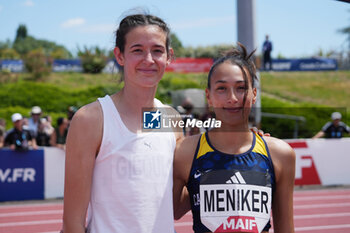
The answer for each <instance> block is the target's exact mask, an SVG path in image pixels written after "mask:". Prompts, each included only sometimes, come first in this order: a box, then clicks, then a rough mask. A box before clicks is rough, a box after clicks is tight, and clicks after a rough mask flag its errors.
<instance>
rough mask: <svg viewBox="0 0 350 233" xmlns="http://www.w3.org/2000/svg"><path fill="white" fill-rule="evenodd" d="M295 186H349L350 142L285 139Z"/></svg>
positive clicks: (343, 140) (346, 140)
mask: <svg viewBox="0 0 350 233" xmlns="http://www.w3.org/2000/svg"><path fill="white" fill-rule="evenodd" d="M286 142H287V143H289V145H290V146H291V147H292V148H293V149H294V151H295V155H296V166H295V184H296V185H349V184H350V178H349V177H350V169H349V164H350V138H341V139H323V138H322V139H295V140H292V139H289V140H286Z"/></svg>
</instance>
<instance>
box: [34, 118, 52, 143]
mask: <svg viewBox="0 0 350 233" xmlns="http://www.w3.org/2000/svg"><path fill="white" fill-rule="evenodd" d="M47 123H48V122H47V120H46V118H41V119H40V123H39V126H38V133H37V135H36V138H35V139H36V144H37V145H38V146H50V134H48V131H47Z"/></svg>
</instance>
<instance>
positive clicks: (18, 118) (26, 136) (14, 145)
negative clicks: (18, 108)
mask: <svg viewBox="0 0 350 233" xmlns="http://www.w3.org/2000/svg"><path fill="white" fill-rule="evenodd" d="M11 119H12V123H13V126H14V127H13V129H11V130H9V132H8V133H7V135H6V137H5V146H8V147H10V148H11V149H13V150H18V151H26V150H28V149H29V148H30V147H32V148H33V149H37V145H36V142H35V139H34V138H32V135H31V134H30V132H29V131H28V130H25V129H23V124H22V123H23V122H22V120H23V117H22V115H21V114H19V113H15V114H13V115H12V117H11Z"/></svg>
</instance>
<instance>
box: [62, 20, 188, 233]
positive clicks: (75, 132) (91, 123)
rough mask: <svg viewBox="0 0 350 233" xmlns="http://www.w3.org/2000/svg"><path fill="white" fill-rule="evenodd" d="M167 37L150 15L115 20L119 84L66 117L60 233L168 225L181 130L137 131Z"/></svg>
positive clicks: (166, 58) (167, 57) (169, 228)
mask: <svg viewBox="0 0 350 233" xmlns="http://www.w3.org/2000/svg"><path fill="white" fill-rule="evenodd" d="M169 37H170V32H169V28H168V27H167V25H166V24H165V23H164V22H163V20H161V19H159V18H158V17H155V16H152V15H143V14H140V15H130V16H127V17H125V18H124V19H123V20H122V21H121V23H120V25H119V28H118V30H117V32H116V47H115V49H114V54H115V57H116V60H117V61H118V63H119V64H120V65H121V66H122V67H123V71H124V82H125V85H124V87H123V89H122V90H121V91H120V92H118V93H115V94H113V95H111V96H106V97H104V98H100V99H98V101H95V102H93V103H91V104H88V105H86V106H84V107H82V108H81V109H79V111H77V113H76V114H75V116H74V118H73V120H72V122H71V125H70V130H69V133H68V138H67V150H66V172H65V191H64V214H63V231H64V232H65V233H70V232H74V233H78V232H84V231H85V230H86V231H87V232H92V233H109V232H110V233H112V232H113V233H115V232H122V233H125V232H144V233H151V232H160V233H167V232H174V223H173V208H172V205H173V203H172V185H173V183H172V182H173V180H172V164H173V153H174V149H175V144H176V140H177V139H179V138H180V137H181V136H182V135H181V133H178V134H176V133H173V132H168V133H165V132H162V133H159V132H158V133H152V132H151V133H142V119H141V118H142V114H141V112H142V108H145V107H162V106H163V105H162V104H161V103H160V102H159V101H157V100H156V99H155V98H154V96H155V93H156V90H157V85H158V83H159V81H160V80H161V78H162V76H163V74H164V71H165V68H166V66H167V65H168V64H169V63H170V61H171V58H172V56H173V51H172V49H171V48H170V39H169ZM163 107H164V106H163ZM87 212H88V220H87V223H86V214H87ZM86 227H87V228H86Z"/></svg>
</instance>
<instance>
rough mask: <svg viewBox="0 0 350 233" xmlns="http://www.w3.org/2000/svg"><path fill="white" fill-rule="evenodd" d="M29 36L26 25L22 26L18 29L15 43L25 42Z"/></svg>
mask: <svg viewBox="0 0 350 233" xmlns="http://www.w3.org/2000/svg"><path fill="white" fill-rule="evenodd" d="M27 36H28V32H27V27H26V25H24V24H20V25H19V26H18V28H17V32H16V38H15V43H16V42H18V41H21V40H24V39H25V38H26V37H27Z"/></svg>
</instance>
